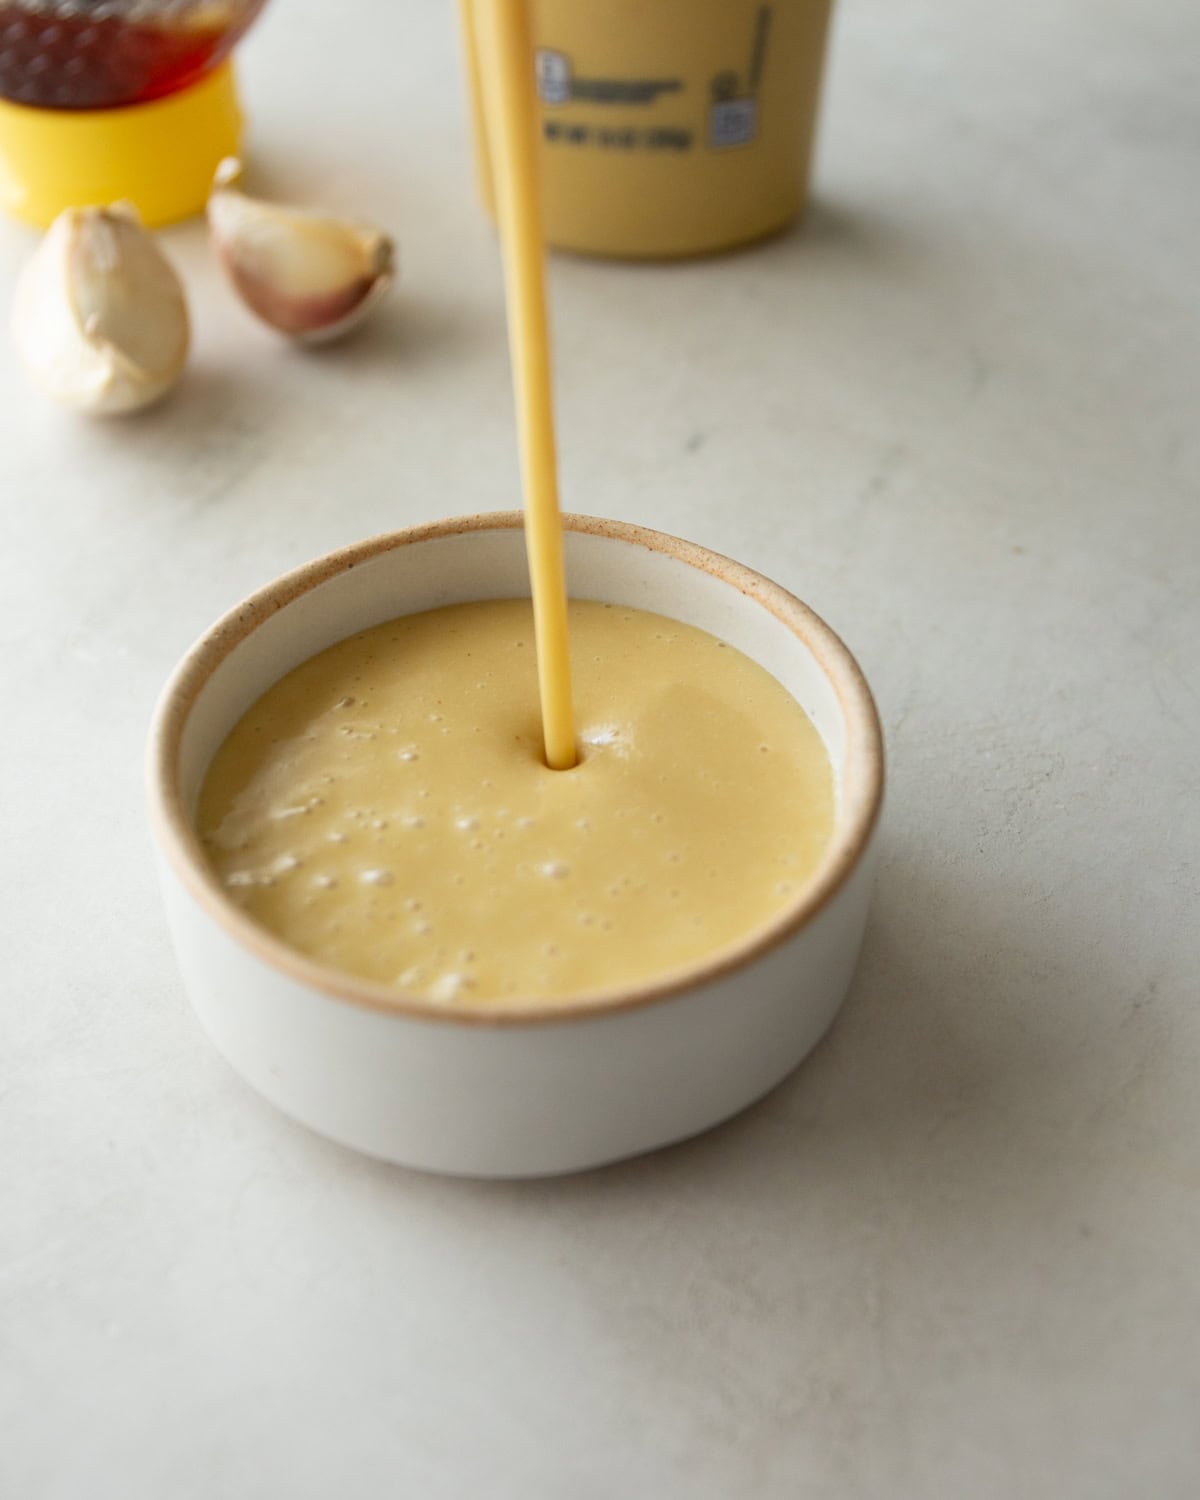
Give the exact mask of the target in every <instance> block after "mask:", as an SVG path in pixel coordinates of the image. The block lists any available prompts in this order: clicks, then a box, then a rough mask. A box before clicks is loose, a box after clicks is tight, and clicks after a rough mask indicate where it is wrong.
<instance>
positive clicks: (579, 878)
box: [197, 599, 834, 1006]
mask: <svg viewBox="0 0 1200 1500" xmlns="http://www.w3.org/2000/svg"><path fill="white" fill-rule="evenodd" d="M569 621H570V630H571V640H572V655H573V677H574V687H575V703H576V721H577V724H578V739H579V748H580V761H579V764H578V765H577V766H575V767H574V768H573V769H571V770H568V771H551V770H549V769H548V768H547V767H546V765H545V764H544V762H543V760H542V753H543V752H542V730H541V721H540V718H539V710H538V693H537V674H536V663H535V651H534V639H533V622H532V614H531V609H530V604H529V601H528V600H527V599H506V600H497V601H489V602H485V603H478V604H464V605H453V606H451V607H449V608H446V609H440V610H432V611H429V612H428V613H425V614H418V615H411V616H408V617H405V618H403V619H399V620H394V621H391V622H389V623H387V624H385V625H380V626H377V627H375V628H374V629H371V630H366V631H362V632H360V633H359V634H358V635H355V636H352V637H350V638H349V639H348V640H345V641H342V642H340V643H339V644H338V645H336V646H333V647H331V648H330V649H328V650H326V651H323V652H321V653H320V654H319V655H317V656H315V657H313V658H312V659H310V660H309V661H307V662H304V663H303V664H302V665H301V666H299V667H297V668H296V669H295V670H294V671H292V672H290V673H289V674H288V675H287V676H286V677H284V678H283V679H281V681H279V682H278V683H276V684H275V685H274V687H272V688H271V689H270V690H269V691H268V692H267V693H265V694H264V695H263V697H262V698H260V699H259V700H258V702H257V703H255V704H254V705H253V706H252V707H251V708H250V709H249V711H248V712H247V713H246V714H245V715H244V716H243V718H242V719H241V720H240V721H239V723H238V724H237V725H236V726H235V728H234V729H233V731H232V733H231V734H230V735H229V737H228V739H227V740H226V741H225V743H224V744H223V745H222V746H221V748H220V750H219V751H218V752H217V755H216V757H215V758H214V760H213V764H212V766H211V767H210V769H209V772H208V775H207V777H206V779H205V783H204V786H203V788H202V791H201V796H200V802H199V807H198V812H197V827H198V830H199V833H200V837H201V839H202V841H203V844H204V846H205V849H206V851H207V853H208V856H209V858H210V860H211V861H212V864H213V866H214V867H215V869H216V871H217V873H218V875H219V877H220V879H221V880H222V881H223V883H224V885H225V887H226V890H227V892H228V894H229V896H230V898H231V899H232V900H233V901H235V902H236V903H237V904H238V905H239V906H241V907H242V908H243V909H244V910H245V911H246V912H247V913H248V914H249V915H250V916H251V917H253V918H254V919H255V920H256V921H258V922H260V923H261V924H262V925H263V926H264V927H266V928H268V929H269V930H270V931H272V932H274V933H275V934H277V935H278V936H279V937H280V938H282V939H283V940H284V941H285V942H287V943H289V944H290V945H291V946H292V947H293V948H296V949H298V950H299V951H300V952H302V953H305V954H307V955H308V956H309V957H311V958H314V959H316V960H318V961H319V962H321V963H323V964H326V965H328V966H330V967H332V968H335V969H341V970H344V971H346V972H348V973H351V974H356V975H361V976H363V977H365V978H368V979H373V980H377V981H380V982H382V983H384V984H387V985H391V986H394V987H395V988H396V989H397V990H398V991H400V992H403V993H404V994H406V995H412V996H420V997H423V998H426V999H428V1000H432V1001H434V1002H437V1003H441V1004H445V1005H458V1006H486V1005H487V1004H488V1003H489V1002H496V1001H537V1000H545V1001H558V1000H562V999H564V998H567V997H570V996H574V995H583V994H588V993H593V994H594V993H596V992H598V991H606V990H611V989H614V988H618V987H620V986H623V985H627V984H631V983H637V982H640V981H646V980H654V979H659V978H663V977H665V976H667V975H669V974H671V973H672V972H673V971H676V970H679V969H683V968H687V967H689V966H691V965H694V964H696V963H698V962H700V961H702V960H704V959H705V958H708V957H710V956H711V955H713V954H715V953H719V952H720V951H721V950H722V949H726V948H729V947H731V946H732V945H734V944H736V943H738V942H739V941H740V940H742V939H744V938H745V937H747V936H748V935H749V934H750V933H752V932H753V931H754V930H756V929H758V928H761V927H762V926H763V925H764V924H766V923H768V922H769V921H770V920H771V919H772V918H773V917H774V916H776V915H777V914H778V913H779V912H780V911H781V910H782V909H783V908H785V907H786V906H788V905H789V904H790V903H791V902H792V901H793V900H794V899H795V897H796V894H797V893H798V891H799V890H800V888H801V887H802V886H803V884H804V883H805V881H806V880H807V879H808V878H809V876H810V875H811V874H812V872H813V870H814V868H815V867H816V865H817V863H818V861H819V859H820V857H821V854H822V853H823V851H824V849H825V847H826V845H827V843H828V841H829V837H830V834H831V831H832V825H833V816H834V788H833V777H832V772H831V768H830V763H829V758H828V755H827V753H826V750H825V747H824V744H823V743H822V741H821V739H820V736H819V735H818V734H817V732H816V730H815V728H814V727H813V725H812V723H811V722H810V721H809V719H808V718H807V716H806V715H805V713H804V711H803V710H802V709H801V708H800V706H799V704H798V703H797V702H796V701H795V699H793V698H792V697H791V695H790V694H789V693H788V692H787V691H786V690H785V689H784V688H783V687H782V686H781V685H780V684H779V683H778V682H777V681H776V680H775V678H773V677H772V676H771V675H770V674H769V673H768V672H767V671H765V670H764V669H763V668H762V667H760V666H758V665H757V664H756V663H754V662H752V661H750V660H749V658H747V657H746V656H743V655H742V654H741V652H739V651H736V650H735V649H734V648H733V647H731V646H726V645H725V644H724V643H723V642H721V641H718V640H717V639H716V638H715V637H713V636H711V635H709V634H707V633H706V632H704V631H701V630H697V629H695V628H694V627H692V626H688V625H683V624H681V623H679V622H678V621H675V620H669V619H667V618H665V617H664V616H662V615H656V614H650V613H648V612H645V611H641V610H635V609H628V608H625V607H622V606H612V605H606V604H599V603H595V602H590V601H586V600H583V601H581V600H574V601H572V602H571V604H570V606H569Z"/></svg>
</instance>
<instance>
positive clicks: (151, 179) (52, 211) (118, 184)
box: [0, 62, 242, 228]
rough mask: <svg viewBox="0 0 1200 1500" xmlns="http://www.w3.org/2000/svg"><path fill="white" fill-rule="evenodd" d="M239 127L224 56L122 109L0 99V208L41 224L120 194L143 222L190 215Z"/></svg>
mask: <svg viewBox="0 0 1200 1500" xmlns="http://www.w3.org/2000/svg"><path fill="white" fill-rule="evenodd" d="M241 133H242V112H241V109H240V107H239V105H238V99H237V89H236V87H235V84H234V78H233V68H232V66H231V64H230V63H228V62H226V63H223V64H222V65H221V66H220V67H219V68H216V69H215V70H214V71H213V72H212V73H209V74H208V75H206V76H205V77H204V78H202V79H201V80H200V82H199V83H195V84H193V85H192V86H191V87H190V88H186V89H181V90H179V92H178V93H175V94H169V95H168V96H167V97H166V98H165V99H154V100H151V102H150V103H149V104H133V105H129V106H127V107H125V108H121V109H82V110H79V109H35V108H31V107H30V106H29V105H25V104H11V103H9V102H8V101H7V100H0V209H3V211H4V212H5V213H8V214H11V215H12V216H13V217H14V218H17V219H24V220H25V222H26V223H28V224H36V225H38V226H40V227H43V228H44V227H45V226H46V225H47V224H49V223H50V222H51V221H52V220H53V219H54V218H55V217H56V216H57V215H58V214H59V213H61V212H62V210H63V209H64V208H72V207H82V206H84V205H86V204H108V203H115V202H117V201H118V200H120V199H124V200H125V201H126V202H129V203H132V204H133V205H134V207H135V208H136V209H137V210H138V212H139V213H140V214H141V216H142V219H143V220H144V221H145V222H146V223H147V224H170V223H173V222H174V221H175V220H176V219H186V218H188V217H189V216H190V215H192V214H195V213H199V212H200V211H201V210H202V209H203V208H204V205H205V202H206V201H207V199H208V191H209V188H210V186H211V185H212V178H213V172H214V170H215V168H216V165H217V163H218V162H219V161H220V160H221V158H222V157H224V156H232V155H235V154H236V152H237V150H238V146H239V143H240V140H241Z"/></svg>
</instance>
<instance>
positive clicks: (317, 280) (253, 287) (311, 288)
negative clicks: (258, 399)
mask: <svg viewBox="0 0 1200 1500" xmlns="http://www.w3.org/2000/svg"><path fill="white" fill-rule="evenodd" d="M240 177H241V166H240V164H239V163H238V162H237V161H235V160H234V159H233V158H232V157H230V158H227V159H226V160H225V161H223V162H222V163H221V165H220V166H219V167H218V168H217V175H216V179H215V181H214V184H213V191H212V195H211V196H210V198H209V200H208V223H209V230H210V233H211V236H212V242H213V246H214V248H215V249H216V252H217V256H218V258H219V260H220V262H221V264H222V266H224V268H225V271H226V272H227V273H228V276H229V279H230V281H232V283H233V285H234V288H235V290H236V291H237V293H238V295H239V296H240V297H241V299H242V301H243V302H245V304H246V306H247V307H249V308H250V310H251V311H252V312H254V313H257V315H258V316H259V317H260V318H261V319H262V320H263V322H264V323H269V324H270V326H271V327H272V328H274V329H276V330H277V331H278V332H280V333H284V334H287V335H288V336H289V337H291V338H297V339H303V340H305V341H307V342H310V343H318V342H323V341H325V340H327V339H332V338H337V337H338V336H339V335H340V334H343V333H346V332H348V331H349V330H350V329H351V328H353V327H355V325H356V324H358V323H359V322H360V321H361V320H362V319H363V318H364V317H365V316H366V313H367V311H368V309H369V308H371V307H372V306H373V305H374V304H375V302H376V301H378V299H379V298H380V297H381V296H382V295H383V293H384V292H385V291H386V290H387V288H388V286H389V285H390V284H391V282H392V279H393V276H394V274H395V258H396V252H395V246H394V244H393V242H392V241H391V240H390V239H389V238H388V236H387V235H386V234H382V233H381V232H380V231H379V230H377V229H369V228H367V227H365V226H363V225H359V224H351V223H347V222H346V221H344V220H341V219H331V218H326V217H325V216H323V215H321V214H314V213H309V212H307V211H306V210H304V209H299V208H290V207H287V206H285V205H283V204H276V203H264V202H261V201H260V200H259V199H257V198H250V197H248V196H247V195H246V194H245V193H243V192H242V191H241V189H240V188H239V187H238V186H237V184H238V181H239V179H240Z"/></svg>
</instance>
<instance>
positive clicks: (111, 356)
mask: <svg viewBox="0 0 1200 1500" xmlns="http://www.w3.org/2000/svg"><path fill="white" fill-rule="evenodd" d="M12 331H13V338H14V341H15V343H16V346H17V352H18V354H19V355H20V356H21V359H22V361H23V363H24V364H25V367H26V369H27V370H28V371H29V373H30V375H31V376H32V377H33V379H34V381H35V382H36V384H37V385H38V386H39V387H40V388H41V389H42V390H43V391H44V392H45V393H46V394H47V395H48V396H50V397H51V398H52V399H53V400H55V401H59V402H61V403H63V404H64V405H66V406H73V407H76V408H78V409H80V410H82V411H86V412H90V413H93V414H95V415H103V416H110V415H116V414H118V413H121V412H130V411H137V410H139V409H140V408H142V407H144V406H149V405H150V403H151V402H153V401H157V400H159V398H160V397H162V396H164V395H166V393H167V392H168V391H169V390H170V389H171V387H172V386H173V385H174V384H175V382H176V381H177V380H178V379H179V376H180V374H181V373H182V370H183V366H184V363H185V362H186V360H187V352H188V340H189V329H188V314H187V302H186V301H185V299H184V294H183V287H182V285H181V284H180V281H179V277H178V276H177V275H176V274H175V271H174V270H173V268H172V266H171V264H170V262H169V261H168V260H167V258H166V256H165V255H163V253H162V251H161V250H160V249H159V248H158V246H157V245H156V244H155V242H154V240H153V239H152V238H151V236H150V235H149V234H148V233H147V232H146V230H145V229H144V228H143V227H142V224H141V221H140V220H139V219H138V217H137V214H136V212H135V211H134V210H133V209H132V208H130V207H129V206H128V205H127V204H115V205H114V206H113V207H111V208H68V209H65V210H64V211H63V212H62V213H61V214H59V216H58V218H57V219H55V221H54V223H53V224H51V226H50V228H49V229H48V230H47V232H46V235H45V237H44V239H43V240H42V242H41V244H40V245H39V246H38V248H37V250H36V251H35V252H34V254H33V257H32V259H31V260H30V261H29V264H28V265H27V266H26V267H25V270H24V271H23V272H22V274H21V278H20V281H19V282H18V284H17V294H16V299H15V302H14V304H13V319H12Z"/></svg>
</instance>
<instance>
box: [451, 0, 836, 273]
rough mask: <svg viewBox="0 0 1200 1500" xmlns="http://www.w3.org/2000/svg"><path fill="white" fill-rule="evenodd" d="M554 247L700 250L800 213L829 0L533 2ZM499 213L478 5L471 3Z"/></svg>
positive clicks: (478, 110)
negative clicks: (478, 36)
mask: <svg viewBox="0 0 1200 1500" xmlns="http://www.w3.org/2000/svg"><path fill="white" fill-rule="evenodd" d="M531 6H532V13H533V30H534V38H535V43H536V48H537V54H536V59H535V63H534V66H535V75H536V81H537V90H538V95H539V98H540V101H541V117H542V193H543V199H544V207H545V222H546V238H547V240H548V241H549V243H550V244H552V245H556V246H559V247H560V248H562V249H566V250H577V251H581V252H583V253H585V254H592V255H612V256H625V257H632V258H642V257H646V258H655V257H669V256H682V255H702V254H705V253H708V252H711V251H716V250H724V249H728V248H730V247H732V246H735V245H741V244H744V243H746V242H748V241H750V240H755V239H759V238H761V237H762V236H764V235H768V234H771V233H773V232H775V231H776V230H779V229H782V228H784V227H785V226H786V225H787V224H789V223H790V222H791V221H792V219H794V218H795V216H796V214H797V213H798V212H799V211H800V209H801V207H802V206H803V203H804V199H805V196H806V193H807V188H808V178H809V168H810V163H811V159H812V148H813V137H814V133H815V126H816V118H817V104H818V100H819V96H820V89H821V74H822V69H823V64H824V56H825V39H826V34H827V31H828V26H829V13H830V8H831V0H774V3H773V4H762V3H760V0H531ZM460 7H461V11H462V19H463V32H464V37H465V42H466V52H467V68H468V75H469V78H470V82H471V97H472V113H473V118H474V124H475V142H476V151H477V157H478V164H479V172H480V180H481V183H482V190H483V195H484V199H485V201H486V202H487V204H488V206H489V208H490V207H491V197H492V194H491V172H490V168H489V165H488V145H487V124H486V120H485V118H484V111H483V108H482V103H481V98H480V90H479V70H480V68H481V67H483V66H486V65H487V59H486V58H484V57H482V56H481V55H480V52H479V48H478V46H477V45H476V30H475V18H474V0H460Z"/></svg>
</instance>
